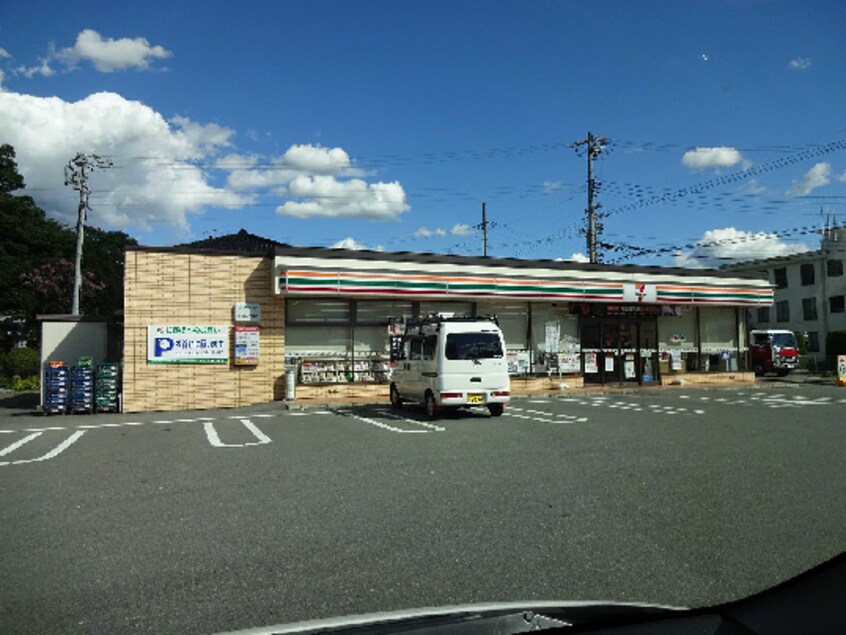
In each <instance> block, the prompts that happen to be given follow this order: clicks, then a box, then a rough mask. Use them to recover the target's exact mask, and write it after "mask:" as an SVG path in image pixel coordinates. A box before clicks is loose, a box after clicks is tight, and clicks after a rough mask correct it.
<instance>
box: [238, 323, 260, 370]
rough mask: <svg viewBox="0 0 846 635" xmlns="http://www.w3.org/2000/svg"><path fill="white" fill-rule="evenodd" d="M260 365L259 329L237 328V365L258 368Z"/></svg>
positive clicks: (254, 327) (252, 327) (249, 327)
mask: <svg viewBox="0 0 846 635" xmlns="http://www.w3.org/2000/svg"><path fill="white" fill-rule="evenodd" d="M258 363H259V327H257V326H236V327H235V365H236V366H257V365H258Z"/></svg>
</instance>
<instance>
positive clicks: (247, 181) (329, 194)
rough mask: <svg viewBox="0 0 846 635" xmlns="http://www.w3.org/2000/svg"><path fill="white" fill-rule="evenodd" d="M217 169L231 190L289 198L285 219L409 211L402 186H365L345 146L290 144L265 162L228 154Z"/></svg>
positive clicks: (281, 209) (381, 216)
mask: <svg viewBox="0 0 846 635" xmlns="http://www.w3.org/2000/svg"><path fill="white" fill-rule="evenodd" d="M216 167H218V168H219V169H223V170H227V171H228V172H229V176H228V177H227V181H226V183H227V186H228V187H230V188H231V189H233V190H234V191H239V192H243V193H244V194H255V193H258V191H261V190H265V189H266V190H268V191H271V192H272V193H274V194H276V195H278V196H285V197H291V198H294V199H297V200H289V201H286V202H285V203H283V204H282V205H280V206H278V207H277V209H276V211H277V212H278V213H280V214H283V215H285V216H294V217H298V218H308V217H312V216H322V217H345V218H369V219H376V220H393V219H395V218H397V217H398V216H399V215H400V214H401V213H402V212H404V211H406V210H408V209H410V207H409V206H408V204H407V203H406V194H405V191H404V190H403V188H402V186H401V185H400V184H399V183H396V182H394V183H382V182H378V183H367V182H366V181H364V180H363V179H360V178H343V177H359V176H364V175H365V172H364V170H360V169H359V168H357V167H356V166H355V165H354V164H353V161H352V160H351V159H350V156H349V154H348V153H347V152H346V151H345V150H344V149H343V148H325V147H323V146H320V145H316V146H315V145H309V144H303V145H292V146H291V147H290V148H288V150H286V151H285V152H284V153H283V154H282V155H279V156H276V157H270V158H264V157H260V156H257V155H239V154H230V155H227V156H225V157H223V158H221V159H220V160H219V161H218V162H217V164H216Z"/></svg>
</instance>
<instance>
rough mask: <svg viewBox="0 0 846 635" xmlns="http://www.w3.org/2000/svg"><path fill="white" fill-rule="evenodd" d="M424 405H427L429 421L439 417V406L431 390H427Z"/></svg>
mask: <svg viewBox="0 0 846 635" xmlns="http://www.w3.org/2000/svg"><path fill="white" fill-rule="evenodd" d="M423 405H424V406H425V407H426V418H427V419H429V421H432V420H433V419H435V418H437V416H438V406H437V404H436V403H435V395H433V394H432V393H431V392H427V393H426V396H425V397H424V398H423Z"/></svg>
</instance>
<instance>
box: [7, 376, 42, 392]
mask: <svg viewBox="0 0 846 635" xmlns="http://www.w3.org/2000/svg"><path fill="white" fill-rule="evenodd" d="M40 380H41V378H40V377H39V376H38V375H35V376H33V377H27V378H25V379H21V377H20V376H19V375H15V376H14V377H12V390H14V391H15V392H29V391H32V390H38V389H39V388H40V387H41V381H40Z"/></svg>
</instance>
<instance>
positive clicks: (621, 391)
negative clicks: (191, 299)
mask: <svg viewBox="0 0 846 635" xmlns="http://www.w3.org/2000/svg"><path fill="white" fill-rule="evenodd" d="M774 379H778V380H779V381H783V378H781V377H779V378H774ZM777 383H778V382H776V381H773V382H767V381H761V379H758V380H757V381H755V383H737V382H725V383H714V384H694V383H689V384H677V385H663V386H662V385H660V384H650V385H644V386H639V385H637V384H622V385H621V384H606V385H590V386H583V387H578V388H567V389H563V390H554V391H550V390H547V391H540V392H528V391H526V392H523V391H519V390H512V392H511V396H512V397H516V398H526V397H537V398H555V397H565V396H568V395H631V394H636V393H641V392H658V391H665V390H666V391H678V390H690V389H696V390H712V389H722V388H737V389H738V390H741V389H748V388H752V389H758V388H762V389H767V388H772V387H774V386H776V385H777ZM282 403H284V404H285V406H284V407H286V408H288V409H291V410H299V409H303V408H311V407H320V406H346V405H349V406H353V405H366V404H378V405H390V398H389V395H388V387H387V386H385V395H384V398H383V399H378V398H374V397H373V395H362V396H361V397H353V396H349V395H344V396H339V397H315V398H305V399H295V400H294V401H285V402H282Z"/></svg>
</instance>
